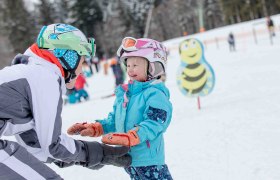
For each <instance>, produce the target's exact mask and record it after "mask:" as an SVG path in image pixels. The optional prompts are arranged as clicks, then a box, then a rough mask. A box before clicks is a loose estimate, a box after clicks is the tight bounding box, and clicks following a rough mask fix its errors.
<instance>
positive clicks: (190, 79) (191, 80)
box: [183, 69, 206, 82]
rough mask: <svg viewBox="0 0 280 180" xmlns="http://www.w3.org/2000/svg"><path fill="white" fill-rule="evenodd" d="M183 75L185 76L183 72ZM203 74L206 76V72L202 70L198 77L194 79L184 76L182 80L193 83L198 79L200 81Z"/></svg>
mask: <svg viewBox="0 0 280 180" xmlns="http://www.w3.org/2000/svg"><path fill="white" fill-rule="evenodd" d="M183 74H185V73H184V72H183ZM205 74H206V70H205V69H204V70H203V72H202V73H201V74H200V75H198V76H196V77H190V76H187V75H186V74H185V76H186V77H185V78H184V79H185V80H186V81H189V82H194V81H198V80H199V79H201V78H202V77H203V76H204V75H205Z"/></svg>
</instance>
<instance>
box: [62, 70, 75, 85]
mask: <svg viewBox="0 0 280 180" xmlns="http://www.w3.org/2000/svg"><path fill="white" fill-rule="evenodd" d="M69 73H70V75H69V76H68V77H67V78H65V84H67V83H70V82H71V81H72V80H73V79H75V78H76V77H77V75H76V73H75V72H69Z"/></svg>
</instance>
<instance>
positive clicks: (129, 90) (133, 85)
mask: <svg viewBox="0 0 280 180" xmlns="http://www.w3.org/2000/svg"><path fill="white" fill-rule="evenodd" d="M151 86H152V87H154V88H157V89H159V90H161V91H162V92H164V94H165V95H166V96H168V97H169V91H168V89H167V88H166V87H165V85H164V84H163V82H162V81H161V80H151V81H146V82H139V81H135V80H134V81H132V82H129V83H128V84H124V85H120V86H118V87H117V88H116V91H115V94H116V96H123V94H124V93H125V92H126V94H127V95H128V96H132V95H134V94H137V93H139V92H141V91H143V90H145V89H147V88H149V87H151Z"/></svg>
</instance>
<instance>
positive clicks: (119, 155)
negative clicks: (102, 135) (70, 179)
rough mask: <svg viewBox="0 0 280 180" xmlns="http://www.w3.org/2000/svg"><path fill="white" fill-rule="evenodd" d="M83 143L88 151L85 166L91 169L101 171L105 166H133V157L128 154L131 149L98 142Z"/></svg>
mask: <svg viewBox="0 0 280 180" xmlns="http://www.w3.org/2000/svg"><path fill="white" fill-rule="evenodd" d="M82 142H83V143H84V147H85V151H86V162H85V164H84V166H86V167H88V168H90V169H96V168H97V169H100V168H101V167H102V166H103V165H113V166H117V167H127V166H129V165H130V164H131V161H132V159H131V156H130V155H128V154H127V153H128V151H129V147H123V146H118V147H114V146H108V145H105V144H100V143H98V142H88V141H82Z"/></svg>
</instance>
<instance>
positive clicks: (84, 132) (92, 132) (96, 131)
mask: <svg viewBox="0 0 280 180" xmlns="http://www.w3.org/2000/svg"><path fill="white" fill-rule="evenodd" d="M67 133H68V134H69V135H74V134H76V135H77V134H80V135H81V136H90V137H99V136H101V135H102V134H104V132H103V128H102V125H101V124H100V123H99V122H96V123H86V122H85V123H76V124H74V125H72V126H71V127H69V128H68V130H67Z"/></svg>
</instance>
